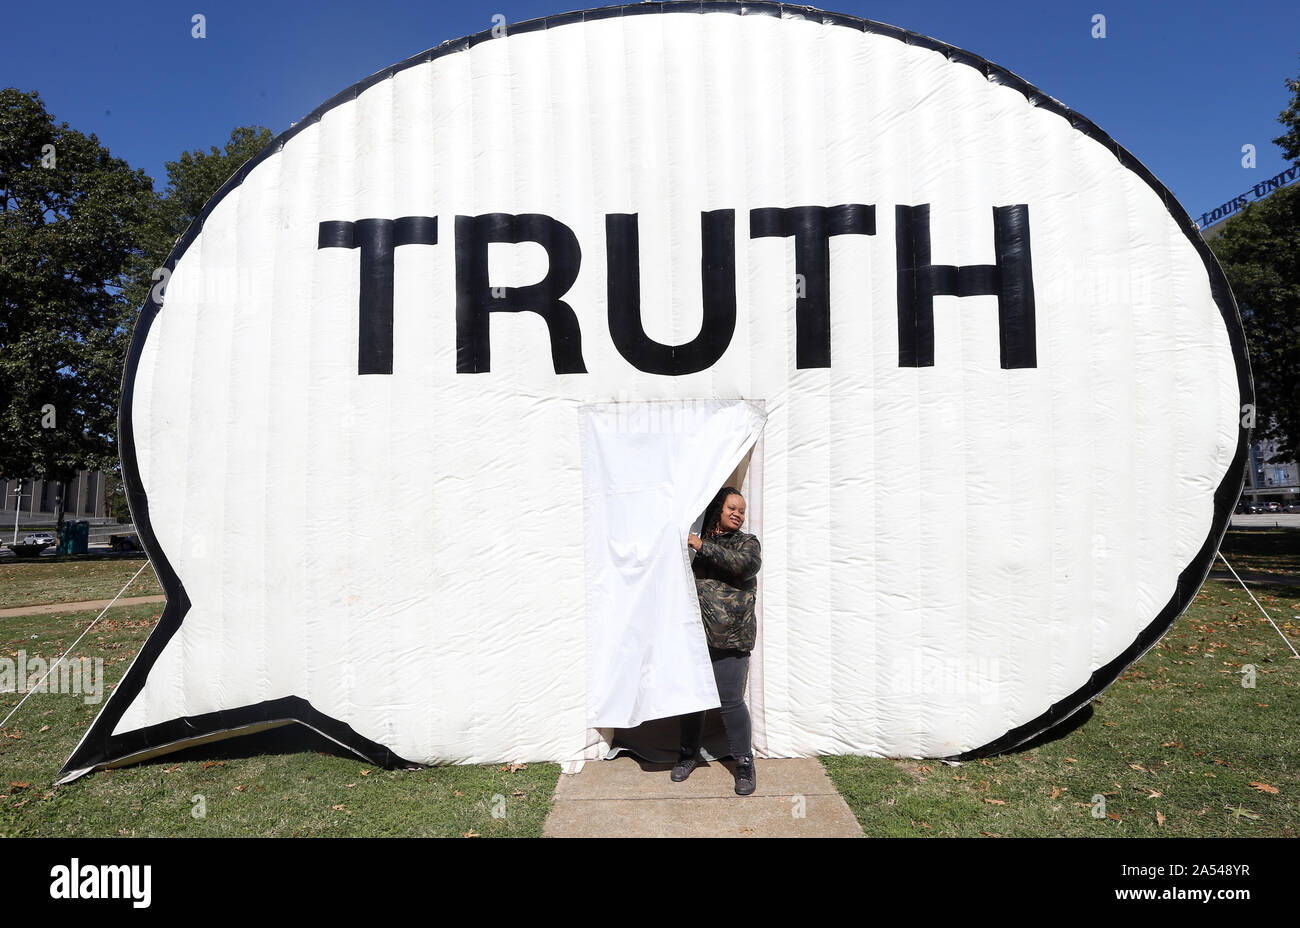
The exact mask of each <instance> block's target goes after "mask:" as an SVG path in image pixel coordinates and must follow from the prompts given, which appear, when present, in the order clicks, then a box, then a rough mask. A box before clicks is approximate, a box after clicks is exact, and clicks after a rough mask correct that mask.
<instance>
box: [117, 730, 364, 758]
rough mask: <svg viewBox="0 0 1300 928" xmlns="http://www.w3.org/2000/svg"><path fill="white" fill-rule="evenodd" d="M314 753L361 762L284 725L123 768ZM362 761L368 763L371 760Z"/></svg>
mask: <svg viewBox="0 0 1300 928" xmlns="http://www.w3.org/2000/svg"><path fill="white" fill-rule="evenodd" d="M313 752H314V753H319V754H328V755H332V756H334V757H343V758H347V759H349V760H362V758H361V757H360V756H358V755H357V754H354V753H353V752H352V751H349V750H348V749H347V748H345V747H343V746H342V745H340V744H338V743H336V742H334V741H331V740H330V739H329V738H326V737H325V736H324V735H322V734H320V733H319V732H317V731H315V730H314V729H311V728H308V727H307V726H306V725H300V724H298V723H294V724H291V725H282V726H281V727H279V728H269V729H267V730H265V731H258V732H253V733H252V734H247V735H235V736H234V737H231V738H226V739H223V740H221V741H213V742H210V743H208V744H196V745H193V746H192V747H188V748H182V749H181V750H179V751H172V752H170V753H168V754H162V755H160V756H158V757H153V758H150V759H149V760H146V761H142V762H140V763H138V764H130V765H127V767H125V768H124V769H129V768H130V767H141V768H146V767H154V766H163V767H171V766H174V765H175V764H179V763H181V762H183V761H185V762H188V761H198V762H206V761H218V760H237V759H244V758H249V757H261V756H264V755H268V754H272V755H280V754H307V753H313ZM363 762H365V763H368V761H363Z"/></svg>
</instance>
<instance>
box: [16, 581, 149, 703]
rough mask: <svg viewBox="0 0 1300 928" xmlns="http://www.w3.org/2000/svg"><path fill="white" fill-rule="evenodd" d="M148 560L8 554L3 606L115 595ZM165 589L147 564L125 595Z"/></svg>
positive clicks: (139, 594)
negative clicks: (27, 557) (13, 556)
mask: <svg viewBox="0 0 1300 928" xmlns="http://www.w3.org/2000/svg"><path fill="white" fill-rule="evenodd" d="M144 563H145V559H144V558H142V557H129V558H122V557H102V556H101V557H93V556H81V555H63V556H60V557H42V558H33V559H31V560H27V559H25V558H24V559H19V558H12V559H10V558H6V559H5V560H3V561H0V609H13V608H16V607H18V606H35V605H40V604H41V603H73V602H77V601H79V600H88V599H112V598H113V597H114V596H116V595H117V591H118V590H120V589H122V587H123V585H125V584H126V581H128V580H130V579H131V575H132V574H134V573H135V572H136V571H137V570H139V569H140V565H141V564H144ZM161 593H162V587H161V586H159V585H158V578H157V577H155V576H154V572H153V568H152V567H146V568H145V569H144V573H142V574H140V576H138V577H136V579H135V582H134V583H132V584H131V586H130V588H129V589H128V590H127V591H126V592H125V593H123V594H122V595H123V596H158V595H161ZM0 718H3V716H0Z"/></svg>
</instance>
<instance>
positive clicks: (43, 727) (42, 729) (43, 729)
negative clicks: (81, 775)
mask: <svg viewBox="0 0 1300 928" xmlns="http://www.w3.org/2000/svg"><path fill="white" fill-rule="evenodd" d="M1260 705H1263V703H1260ZM49 730H50V726H48V725H42V726H41V731H49Z"/></svg>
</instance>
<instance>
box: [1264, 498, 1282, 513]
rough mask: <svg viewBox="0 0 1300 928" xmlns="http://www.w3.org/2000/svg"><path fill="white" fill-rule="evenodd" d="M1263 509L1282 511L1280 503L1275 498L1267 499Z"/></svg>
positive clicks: (1266, 510)
mask: <svg viewBox="0 0 1300 928" xmlns="http://www.w3.org/2000/svg"><path fill="white" fill-rule="evenodd" d="M1264 511H1265V512H1281V511H1282V504H1281V503H1279V502H1278V501H1277V500H1275V499H1271V500H1269V501H1268V502H1267V503H1265V504H1264Z"/></svg>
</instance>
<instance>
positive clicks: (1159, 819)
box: [1156, 810, 1165, 825]
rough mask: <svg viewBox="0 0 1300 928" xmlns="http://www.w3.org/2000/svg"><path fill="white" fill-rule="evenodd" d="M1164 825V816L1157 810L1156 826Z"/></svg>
mask: <svg viewBox="0 0 1300 928" xmlns="http://www.w3.org/2000/svg"><path fill="white" fill-rule="evenodd" d="M1164 823H1165V817H1164V815H1163V814H1162V813H1161V812H1160V811H1159V810H1156V824H1157V825H1163V824H1164Z"/></svg>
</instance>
